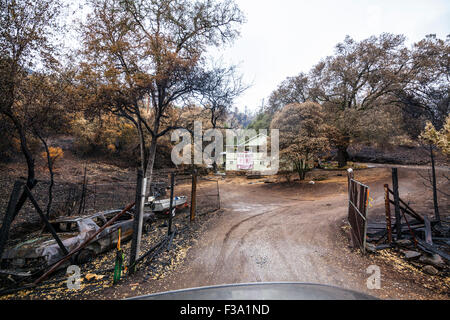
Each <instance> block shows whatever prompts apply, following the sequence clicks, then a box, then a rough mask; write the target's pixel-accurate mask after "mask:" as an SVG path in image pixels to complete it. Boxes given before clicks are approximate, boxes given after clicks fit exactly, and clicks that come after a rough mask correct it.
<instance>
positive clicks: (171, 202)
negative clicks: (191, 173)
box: [167, 173, 175, 235]
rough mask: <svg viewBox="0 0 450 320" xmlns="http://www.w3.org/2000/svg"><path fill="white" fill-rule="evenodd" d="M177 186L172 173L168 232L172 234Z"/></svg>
mask: <svg viewBox="0 0 450 320" xmlns="http://www.w3.org/2000/svg"><path fill="white" fill-rule="evenodd" d="M174 186H175V174H174V173H171V174H170V206H169V228H168V230H167V234H168V235H171V234H172V219H173V215H172V207H173V189H174Z"/></svg>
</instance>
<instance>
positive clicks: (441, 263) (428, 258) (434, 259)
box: [419, 254, 445, 268]
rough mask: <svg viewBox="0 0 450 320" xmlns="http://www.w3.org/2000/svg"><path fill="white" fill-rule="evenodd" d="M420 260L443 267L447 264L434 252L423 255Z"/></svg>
mask: <svg viewBox="0 0 450 320" xmlns="http://www.w3.org/2000/svg"><path fill="white" fill-rule="evenodd" d="M419 261H421V262H423V263H427V264H431V265H433V266H435V267H438V268H442V267H444V266H445V262H444V260H442V258H441V256H440V255H438V254H433V255H432V256H422V257H420V259H419Z"/></svg>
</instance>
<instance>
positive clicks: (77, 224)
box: [0, 196, 187, 277]
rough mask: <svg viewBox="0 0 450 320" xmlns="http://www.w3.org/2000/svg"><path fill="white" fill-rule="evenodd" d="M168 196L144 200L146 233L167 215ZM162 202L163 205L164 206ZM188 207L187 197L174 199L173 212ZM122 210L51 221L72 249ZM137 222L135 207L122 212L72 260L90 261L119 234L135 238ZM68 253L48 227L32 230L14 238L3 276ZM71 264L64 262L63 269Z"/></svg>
mask: <svg viewBox="0 0 450 320" xmlns="http://www.w3.org/2000/svg"><path fill="white" fill-rule="evenodd" d="M169 202H170V200H169V199H164V200H156V201H155V200H154V198H152V197H151V198H150V199H149V202H147V203H145V211H144V215H143V231H144V232H147V231H148V230H149V228H150V225H151V224H152V223H153V222H155V221H156V220H157V219H158V218H167V217H168V216H169V215H168V211H169V210H168V207H167V208H166V206H165V205H166V204H167V205H168V203H169ZM161 204H163V205H161ZM186 206H187V203H186V197H184V196H182V197H179V198H177V200H176V201H175V202H174V208H173V209H174V210H173V211H172V214H173V215H174V213H175V210H176V209H181V208H184V207H186ZM119 212H121V210H120V209H117V210H108V211H102V212H97V213H94V214H90V215H85V216H68V217H61V218H57V219H55V220H52V221H49V222H50V224H51V226H52V227H53V229H54V231H56V234H57V235H58V237H59V238H60V239H61V242H62V243H63V245H64V246H65V247H66V249H67V251H69V252H70V251H72V250H74V249H75V248H77V247H78V246H79V245H80V244H82V243H84V242H85V241H86V240H88V239H89V238H90V237H91V236H92V235H94V234H95V233H96V232H97V231H98V230H99V229H100V228H101V227H102V226H104V225H105V224H106V223H107V222H108V221H109V220H111V219H112V218H113V217H114V216H115V215H117V214H118V213H119ZM133 223H134V208H133V209H131V210H129V211H127V212H126V213H125V214H123V215H121V216H120V218H119V219H117V220H116V221H114V223H112V224H111V225H110V226H108V227H106V228H105V229H104V230H103V231H101V232H100V233H99V234H98V235H96V236H95V237H94V238H93V240H92V241H90V242H89V244H88V245H87V246H86V247H85V248H83V249H82V250H81V251H80V252H78V253H77V254H76V255H75V256H74V257H73V258H72V262H74V263H76V264H82V263H86V262H89V261H90V260H92V259H93V257H95V256H97V255H99V254H101V253H104V252H106V251H108V250H110V249H113V248H115V247H116V246H117V243H118V240H119V229H120V233H121V235H120V237H121V241H122V242H126V241H128V240H130V239H131V238H132V235H133ZM64 256H65V254H64V252H62V250H61V248H60V246H59V245H58V243H57V241H56V240H55V239H54V237H53V236H52V234H51V232H50V230H48V228H47V227H46V226H44V227H43V228H41V230H40V231H37V232H33V233H29V234H27V235H25V236H24V237H21V238H20V239H18V240H15V241H11V242H10V244H9V245H8V247H7V248H6V250H5V251H4V252H3V254H2V257H1V258H2V259H1V266H0V276H8V275H13V276H18V277H21V276H30V275H32V274H33V273H36V272H39V271H40V270H43V269H45V268H48V267H50V266H51V265H53V264H54V263H56V262H58V261H59V260H61V259H62V258H63V257H64ZM69 264H70V261H67V263H66V264H64V265H61V268H63V267H66V266H67V265H69Z"/></svg>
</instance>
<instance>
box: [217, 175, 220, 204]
mask: <svg viewBox="0 0 450 320" xmlns="http://www.w3.org/2000/svg"><path fill="white" fill-rule="evenodd" d="M217 204H218V206H219V209H220V189H219V180H217Z"/></svg>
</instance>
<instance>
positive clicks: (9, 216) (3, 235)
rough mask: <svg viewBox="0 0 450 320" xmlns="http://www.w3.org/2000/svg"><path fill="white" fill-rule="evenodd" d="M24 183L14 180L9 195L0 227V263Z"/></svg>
mask: <svg viewBox="0 0 450 320" xmlns="http://www.w3.org/2000/svg"><path fill="white" fill-rule="evenodd" d="M23 185H24V183H23V182H22V181H16V182H14V187H13V190H12V192H11V196H10V197H9V202H8V207H7V209H6V213H5V216H4V217H3V224H2V228H1V229H0V263H1V261H2V254H3V250H4V248H5V245H6V242H7V241H8V235H9V229H10V228H11V223H12V221H13V220H14V217H15V210H16V205H17V202H18V200H19V193H20V190H21V189H22V186H23Z"/></svg>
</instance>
